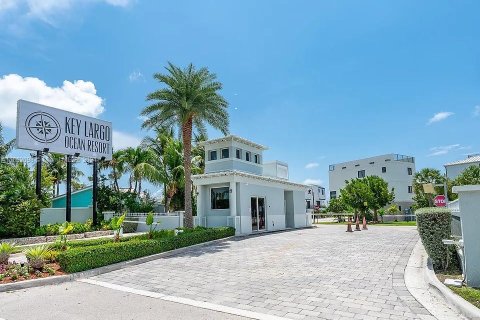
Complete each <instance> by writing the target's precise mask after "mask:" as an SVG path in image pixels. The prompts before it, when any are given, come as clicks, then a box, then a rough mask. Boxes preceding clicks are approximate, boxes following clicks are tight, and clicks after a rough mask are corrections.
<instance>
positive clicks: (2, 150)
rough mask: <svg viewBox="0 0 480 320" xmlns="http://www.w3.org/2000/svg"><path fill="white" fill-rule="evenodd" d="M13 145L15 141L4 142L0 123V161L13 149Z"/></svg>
mask: <svg viewBox="0 0 480 320" xmlns="http://www.w3.org/2000/svg"><path fill="white" fill-rule="evenodd" d="M14 145H15V139H12V140H10V141H8V142H5V139H4V138H3V126H2V124H1V123H0V160H1V159H3V158H5V157H6V156H7V154H8V153H9V152H10V151H11V150H12V149H13V146H14Z"/></svg>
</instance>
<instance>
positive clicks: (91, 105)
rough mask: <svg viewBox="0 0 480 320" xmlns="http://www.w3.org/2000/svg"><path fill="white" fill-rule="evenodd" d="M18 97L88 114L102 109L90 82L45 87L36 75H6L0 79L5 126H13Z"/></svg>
mask: <svg viewBox="0 0 480 320" xmlns="http://www.w3.org/2000/svg"><path fill="white" fill-rule="evenodd" d="M19 99H23V100H28V101H32V102H36V103H40V104H45V105H47V106H51V107H54V108H59V109H63V110H67V111H72V112H76V113H80V114H83V115H86V116H91V117H96V116H98V115H99V114H101V113H102V112H103V111H104V107H103V104H104V100H103V99H102V98H101V97H99V96H98V95H97V90H96V89H95V85H94V84H93V82H90V81H84V80H74V81H73V82H71V81H68V80H64V81H63V85H62V86H61V87H49V86H48V85H47V84H46V83H45V82H44V81H42V80H40V79H38V78H34V77H22V76H19V75H18V74H9V75H5V76H3V77H1V78H0V110H2V112H0V122H2V123H3V124H4V125H5V126H6V127H9V128H15V120H16V117H17V100H19Z"/></svg>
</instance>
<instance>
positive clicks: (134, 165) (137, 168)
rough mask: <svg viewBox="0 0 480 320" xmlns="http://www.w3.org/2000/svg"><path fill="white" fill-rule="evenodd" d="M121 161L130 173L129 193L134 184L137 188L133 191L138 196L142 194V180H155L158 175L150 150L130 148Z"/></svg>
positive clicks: (121, 156)
mask: <svg viewBox="0 0 480 320" xmlns="http://www.w3.org/2000/svg"><path fill="white" fill-rule="evenodd" d="M119 161H120V162H121V163H122V164H124V165H125V170H126V171H128V172H130V178H129V191H132V187H133V183H135V187H134V188H133V191H134V192H135V193H137V194H140V193H141V192H142V180H143V179H144V178H146V179H147V180H150V179H155V177H156V176H157V175H158V173H157V172H156V168H155V166H154V165H153V161H154V154H153V153H152V151H151V150H150V149H147V148H144V147H142V146H139V147H135V148H133V147H129V148H126V149H125V150H123V152H122V153H121V155H120V159H119Z"/></svg>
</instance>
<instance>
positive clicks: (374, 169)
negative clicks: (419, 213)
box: [329, 153, 415, 212]
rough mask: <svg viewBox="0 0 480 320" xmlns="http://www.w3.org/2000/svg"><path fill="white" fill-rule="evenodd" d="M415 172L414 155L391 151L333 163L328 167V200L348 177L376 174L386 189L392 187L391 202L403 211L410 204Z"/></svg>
mask: <svg viewBox="0 0 480 320" xmlns="http://www.w3.org/2000/svg"><path fill="white" fill-rule="evenodd" d="M414 174H415V158H414V157H411V156H405V155H400V154H394V153H391V154H384V155H380V156H376V157H371V158H366V159H359V160H353V161H348V162H342V163H336V164H332V165H330V166H329V187H330V199H333V198H336V197H338V196H339V195H340V190H341V189H342V188H344V187H345V185H346V181H347V180H350V179H354V178H364V177H366V176H374V175H375V176H379V177H381V178H383V179H384V180H385V181H386V182H387V183H388V187H389V188H394V192H395V200H394V203H395V204H396V205H397V206H398V209H399V210H400V211H402V212H404V211H405V210H407V209H410V207H411V206H412V204H413V175H414Z"/></svg>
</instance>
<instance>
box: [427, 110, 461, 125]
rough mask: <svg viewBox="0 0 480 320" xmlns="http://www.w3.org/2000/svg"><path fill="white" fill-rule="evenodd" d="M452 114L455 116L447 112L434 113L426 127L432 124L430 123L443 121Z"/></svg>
mask: <svg viewBox="0 0 480 320" xmlns="http://www.w3.org/2000/svg"><path fill="white" fill-rule="evenodd" d="M454 114H455V113H453V112H447V111H443V112H439V113H435V114H434V115H433V117H431V118H430V119H429V120H428V122H427V125H430V124H432V123H435V122H439V121H442V120H445V119H447V118H448V117H450V116H453V115H454Z"/></svg>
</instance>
